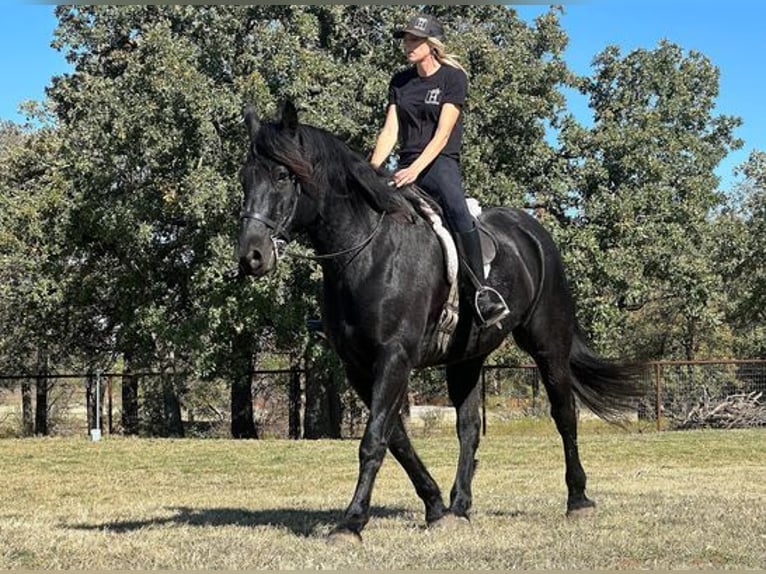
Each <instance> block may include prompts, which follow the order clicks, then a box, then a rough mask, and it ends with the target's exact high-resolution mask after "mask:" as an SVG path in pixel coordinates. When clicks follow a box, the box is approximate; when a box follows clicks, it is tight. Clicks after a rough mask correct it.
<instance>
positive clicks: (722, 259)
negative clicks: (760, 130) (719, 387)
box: [712, 151, 766, 358]
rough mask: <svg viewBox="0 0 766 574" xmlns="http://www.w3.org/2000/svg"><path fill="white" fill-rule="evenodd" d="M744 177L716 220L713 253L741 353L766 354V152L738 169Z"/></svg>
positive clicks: (751, 158)
mask: <svg viewBox="0 0 766 574" xmlns="http://www.w3.org/2000/svg"><path fill="white" fill-rule="evenodd" d="M738 171H739V172H740V173H741V174H742V175H744V176H745V179H744V181H743V182H742V183H741V184H739V186H738V189H737V190H736V191H737V193H735V194H732V197H731V198H730V200H729V203H728V204H727V207H726V209H725V210H723V212H722V213H721V214H720V215H719V217H717V219H716V230H717V237H718V241H717V242H716V245H715V249H714V250H713V251H712V253H713V255H714V260H715V262H716V264H717V265H718V269H719V272H720V273H721V275H722V276H723V277H724V286H725V290H724V295H725V297H726V299H727V301H728V302H729V306H728V311H729V315H728V320H729V322H730V324H731V325H732V328H733V329H734V331H735V333H736V334H737V347H736V351H737V354H738V356H743V357H761V358H763V357H764V356H766V329H764V325H766V311H764V309H766V266H764V263H763V261H764V255H766V239H764V234H765V233H766V153H764V152H762V151H754V152H752V153H751V154H750V156H749V157H748V160H747V162H745V163H744V164H743V165H742V166H740V168H739V170H738Z"/></svg>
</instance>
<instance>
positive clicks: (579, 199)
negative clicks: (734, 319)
mask: <svg viewBox="0 0 766 574" xmlns="http://www.w3.org/2000/svg"><path fill="white" fill-rule="evenodd" d="M594 66H595V72H594V74H593V76H592V77H590V78H583V79H582V80H581V91H582V92H583V93H585V94H587V96H588V97H589V99H590V104H591V108H592V110H593V113H594V123H593V126H592V127H591V128H587V129H586V128H583V127H582V126H579V125H576V124H574V123H573V122H568V123H566V124H565V127H564V129H563V130H562V139H561V141H562V148H563V151H564V153H563V155H564V157H566V158H572V159H571V160H569V161H570V165H569V169H570V180H571V181H572V183H573V185H574V188H573V190H572V189H570V190H567V193H566V194H565V195H564V196H562V197H559V198H558V205H556V206H555V208H556V209H555V213H558V214H559V215H560V216H562V215H563V218H564V223H565V229H564V230H563V233H562V235H561V238H562V239H564V240H565V242H566V243H569V251H568V260H569V262H570V268H571V269H572V271H573V275H574V277H575V285H576V290H577V292H578V295H579V297H580V300H581V302H582V303H583V307H584V308H585V309H587V310H588V311H587V315H586V322H587V324H588V327H589V330H590V331H591V333H592V334H593V335H594V337H595V338H596V339H597V341H598V343H599V344H600V346H602V347H605V348H608V349H609V350H610V351H613V352H614V351H617V350H619V349H620V348H626V347H627V348H632V349H635V350H636V352H639V353H640V354H641V355H643V356H644V357H647V358H660V357H666V358H671V357H672V358H687V359H691V358H695V357H696V356H697V354H698V353H699V352H700V351H704V352H706V353H716V352H723V353H728V352H730V349H721V348H720V345H721V344H722V342H721V341H718V340H716V337H717V336H718V335H719V334H720V331H718V330H717V327H718V326H719V325H720V322H721V320H722V312H723V309H722V301H721V300H720V292H721V289H720V287H721V285H720V278H719V276H718V275H717V274H716V273H715V270H714V266H713V264H712V261H711V259H710V257H709V253H710V249H711V247H712V242H713V241H714V237H713V235H712V234H711V226H710V215H711V213H712V212H713V210H715V209H716V208H718V207H719V206H720V205H721V204H722V201H723V197H722V195H721V194H719V193H718V192H717V191H716V189H717V184H718V181H717V178H716V177H715V175H714V172H713V170H714V169H715V167H716V166H717V165H718V163H719V162H720V161H721V159H722V158H723V157H724V156H725V155H726V153H728V151H730V150H731V149H735V148H737V147H738V146H739V145H741V143H740V142H739V141H738V140H736V139H735V138H734V136H733V130H734V128H736V127H737V125H739V120H738V119H736V118H730V117H727V116H716V115H715V114H714V106H715V99H716V97H717V95H718V70H717V69H716V68H715V67H714V66H713V65H712V63H711V62H710V61H709V60H708V59H707V58H706V57H704V56H703V55H702V54H699V53H697V52H690V53H684V51H683V50H682V49H681V48H680V47H678V46H676V45H673V44H670V43H667V42H662V43H660V45H659V46H658V47H657V48H656V49H654V50H645V49H639V50H635V51H633V52H631V53H630V54H628V55H627V56H624V57H623V56H621V55H620V52H619V49H618V48H616V47H614V46H612V47H608V48H607V49H605V50H604V51H603V52H602V53H601V54H599V55H598V56H597V58H596V59H595V61H594ZM572 191H575V193H572Z"/></svg>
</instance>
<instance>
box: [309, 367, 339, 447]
mask: <svg viewBox="0 0 766 574" xmlns="http://www.w3.org/2000/svg"><path fill="white" fill-rule="evenodd" d="M317 367H318V365H314V368H312V369H309V370H307V372H306V417H305V421H304V427H303V428H304V432H303V436H304V438H307V439H317V438H340V427H341V402H340V395H339V393H338V384H337V381H336V380H335V376H336V373H335V372H334V370H332V369H329V370H325V369H321V368H317Z"/></svg>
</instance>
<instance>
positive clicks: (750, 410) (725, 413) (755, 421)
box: [676, 392, 766, 429]
mask: <svg viewBox="0 0 766 574" xmlns="http://www.w3.org/2000/svg"><path fill="white" fill-rule="evenodd" d="M762 397H763V392H752V393H747V394H740V395H729V396H728V397H726V398H725V399H723V400H721V401H718V402H715V401H704V402H703V403H701V404H699V405H698V406H696V407H694V408H693V409H692V410H691V411H689V414H687V415H686V419H685V420H683V421H682V422H681V423H680V424H679V425H678V426H677V427H676V428H679V429H700V428H716V429H732V428H751V427H761V426H766V403H764V402H763V401H762V400H761V399H762Z"/></svg>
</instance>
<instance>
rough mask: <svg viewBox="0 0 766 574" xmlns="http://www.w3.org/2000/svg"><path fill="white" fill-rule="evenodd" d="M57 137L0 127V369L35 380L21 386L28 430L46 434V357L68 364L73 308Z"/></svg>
mask: <svg viewBox="0 0 766 574" xmlns="http://www.w3.org/2000/svg"><path fill="white" fill-rule="evenodd" d="M60 145H61V142H60V139H59V138H58V135H57V133H56V132H55V130H53V129H51V128H50V127H48V126H46V127H43V128H42V129H40V130H38V131H36V132H27V131H24V130H22V129H21V128H19V127H17V126H14V125H12V124H5V125H3V126H2V128H1V129H0V332H1V333H2V337H1V338H0V368H2V370H4V371H10V372H13V373H24V374H28V375H29V376H30V377H31V378H34V379H35V381H36V390H35V396H36V403H35V415H34V425H33V424H32V420H31V412H32V404H31V387H29V385H24V388H23V394H24V398H23V401H24V410H23V412H24V419H25V420H24V428H25V432H31V431H32V428H34V432H36V433H39V434H48V431H49V428H50V424H49V421H48V400H47V399H48V392H49V390H50V387H51V383H50V380H49V378H48V375H49V374H50V373H49V371H50V362H49V357H51V356H58V357H61V358H62V359H61V363H62V364H63V365H66V359H67V358H68V356H69V355H68V351H67V349H68V342H69V341H71V337H70V335H69V332H68V324H69V321H70V319H71V313H70V310H69V309H67V308H66V306H63V305H62V300H63V298H64V293H65V292H66V289H67V288H68V286H69V280H70V279H71V276H70V273H69V267H70V263H71V261H70V260H69V258H68V253H67V249H66V245H65V243H64V241H63V228H64V226H65V224H66V222H67V220H68V202H67V199H68V198H67V194H68V188H67V186H66V183H65V182H64V180H63V178H62V177H61V172H60V169H61V164H60V158H59V151H60Z"/></svg>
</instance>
